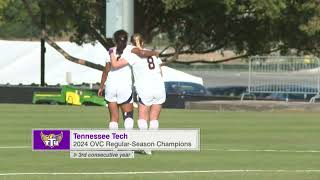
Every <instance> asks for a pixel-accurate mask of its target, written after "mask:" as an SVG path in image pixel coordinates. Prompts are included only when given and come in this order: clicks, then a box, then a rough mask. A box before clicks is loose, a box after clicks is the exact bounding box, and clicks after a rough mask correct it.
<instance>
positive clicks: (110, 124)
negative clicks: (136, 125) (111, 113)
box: [109, 121, 118, 130]
mask: <svg viewBox="0 0 320 180" xmlns="http://www.w3.org/2000/svg"><path fill="white" fill-rule="evenodd" d="M109 129H111V130H116V129H118V123H117V122H114V121H111V122H110V123H109Z"/></svg>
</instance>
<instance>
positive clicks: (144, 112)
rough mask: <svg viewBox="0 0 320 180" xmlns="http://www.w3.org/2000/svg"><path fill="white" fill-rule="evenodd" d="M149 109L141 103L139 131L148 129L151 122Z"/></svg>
mask: <svg viewBox="0 0 320 180" xmlns="http://www.w3.org/2000/svg"><path fill="white" fill-rule="evenodd" d="M149 109H150V108H149V107H148V106H146V105H144V104H142V103H139V119H138V127H139V129H148V122H147V121H149Z"/></svg>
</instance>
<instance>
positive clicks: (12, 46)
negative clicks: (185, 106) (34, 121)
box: [0, 40, 203, 85]
mask: <svg viewBox="0 0 320 180" xmlns="http://www.w3.org/2000/svg"><path fill="white" fill-rule="evenodd" d="M57 44H58V45H59V46H61V47H62V48H63V49H64V50H65V51H67V52H68V53H69V54H70V55H72V56H74V57H77V58H81V59H86V60H88V61H91V62H93V63H96V64H101V65H103V64H104V63H105V59H106V57H107V56H108V52H107V51H106V50H105V48H104V47H103V46H102V45H101V44H100V43H96V44H95V45H92V44H84V45H83V46H78V45H76V44H75V43H71V42H58V43H57ZM45 57H46V59H45V82H46V83H47V84H49V85H56V84H68V82H69V81H71V82H72V83H73V84H81V83H96V82H100V78H101V71H98V70H95V69H91V68H88V67H85V66H83V65H79V64H75V63H73V62H70V61H68V60H66V59H65V58H64V57H63V56H62V55H61V54H60V53H59V52H57V51H56V50H55V49H53V48H52V47H51V46H50V45H48V44H46V55H45ZM67 76H68V78H69V80H68V81H67ZM163 76H164V79H165V81H184V82H194V83H197V84H203V81H202V78H199V77H196V76H192V75H190V74H187V73H184V72H181V71H177V70H175V69H172V68H169V67H163ZM7 83H10V84H20V83H22V84H26V85H28V84H32V83H36V84H40V42H29V41H4V40H0V84H7Z"/></svg>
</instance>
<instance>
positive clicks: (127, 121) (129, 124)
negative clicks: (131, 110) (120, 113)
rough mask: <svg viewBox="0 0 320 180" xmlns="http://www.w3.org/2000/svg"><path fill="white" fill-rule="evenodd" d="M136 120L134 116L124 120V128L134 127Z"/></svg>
mask: <svg viewBox="0 0 320 180" xmlns="http://www.w3.org/2000/svg"><path fill="white" fill-rule="evenodd" d="M133 124H134V121H133V119H132V118H126V119H125V120H124V128H125V129H133Z"/></svg>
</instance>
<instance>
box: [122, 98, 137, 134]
mask: <svg viewBox="0 0 320 180" xmlns="http://www.w3.org/2000/svg"><path fill="white" fill-rule="evenodd" d="M120 107H121V111H122V116H123V120H124V128H125V129H133V125H134V120H133V104H132V103H126V104H122V105H120Z"/></svg>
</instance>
